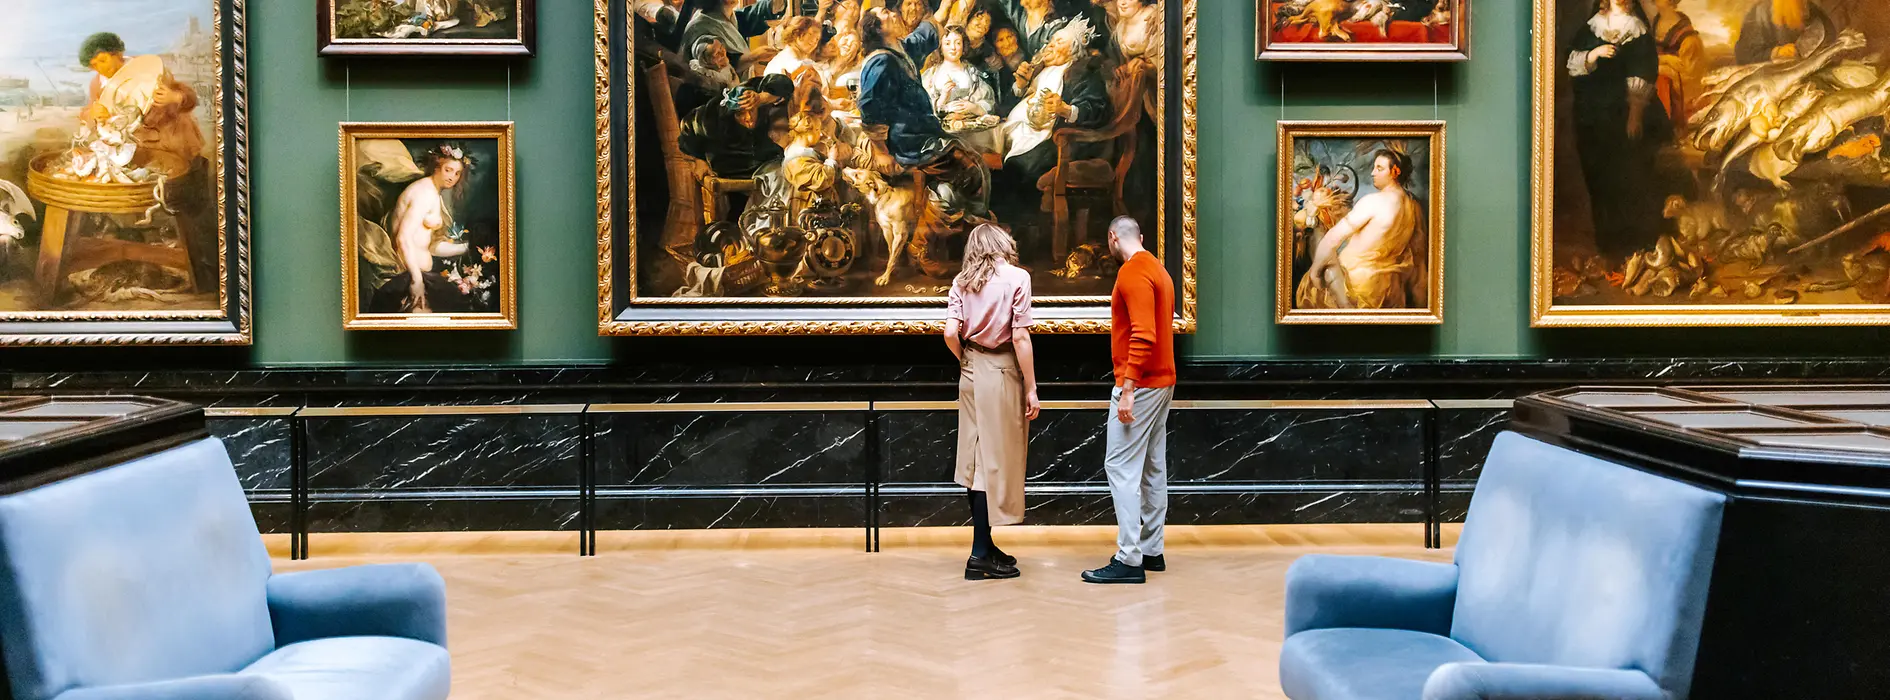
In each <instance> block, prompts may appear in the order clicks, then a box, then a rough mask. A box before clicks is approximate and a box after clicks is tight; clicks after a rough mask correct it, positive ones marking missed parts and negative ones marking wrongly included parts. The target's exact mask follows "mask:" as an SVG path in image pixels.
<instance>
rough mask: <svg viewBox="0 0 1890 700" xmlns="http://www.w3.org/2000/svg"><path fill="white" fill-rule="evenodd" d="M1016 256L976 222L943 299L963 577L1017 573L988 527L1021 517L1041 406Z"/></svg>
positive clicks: (1023, 277) (1024, 275) (998, 233)
mask: <svg viewBox="0 0 1890 700" xmlns="http://www.w3.org/2000/svg"><path fill="white" fill-rule="evenodd" d="M1016 263H1017V243H1016V242H1015V241H1013V240H1011V234H1010V232H1008V231H1005V230H1004V229H1002V228H999V227H998V226H996V225H993V224H979V225H978V226H977V227H976V228H973V229H972V230H971V234H970V235H969V236H968V237H967V239H966V241H965V255H964V268H963V269H961V270H960V271H959V272H958V277H957V278H956V279H954V280H952V291H951V295H950V296H949V297H948V299H949V301H948V302H947V306H946V309H947V313H946V320H945V347H947V348H950V349H951V351H952V355H954V356H957V358H958V475H957V481H958V483H959V485H962V486H964V487H965V488H967V489H969V490H970V491H969V492H968V493H967V494H966V495H967V496H969V497H970V499H971V527H972V540H971V558H970V559H967V560H966V561H965V579H966V580H971V581H978V580H983V579H993V578H1016V577H1017V576H1018V571H1017V558H1016V557H1012V556H1010V555H1008V554H1005V553H1004V550H1001V549H998V547H997V545H996V544H994V543H993V542H992V541H991V527H992V526H993V525H1015V524H1017V523H1020V522H1023V520H1024V455H1025V450H1026V448H1027V446H1028V445H1027V443H1028V441H1029V426H1030V421H1032V420H1036V418H1037V414H1038V411H1039V404H1038V402H1037V372H1036V366H1035V364H1036V363H1035V357H1034V354H1033V351H1032V348H1031V344H1030V325H1031V323H1032V321H1031V317H1030V273H1029V272H1025V271H1024V270H1023V268H1020V267H1018V266H1017V264H1016Z"/></svg>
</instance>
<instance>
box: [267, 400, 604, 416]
mask: <svg viewBox="0 0 1890 700" xmlns="http://www.w3.org/2000/svg"><path fill="white" fill-rule="evenodd" d="M584 407H585V405H584V404H581V403H540V404H496V405H484V406H332V407H311V408H304V409H302V410H300V411H298V412H296V415H297V416H300V417H302V418H360V417H367V416H502V415H512V416H519V415H576V414H579V413H583V412H584Z"/></svg>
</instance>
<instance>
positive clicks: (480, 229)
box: [341, 122, 518, 330]
mask: <svg viewBox="0 0 1890 700" xmlns="http://www.w3.org/2000/svg"><path fill="white" fill-rule="evenodd" d="M512 163H513V151H512V123H511V122H479V123H375V124H364V123H344V124H342V125H341V277H342V283H341V285H342V286H341V299H342V307H343V308H342V324H341V325H342V328H344V329H347V330H390V329H391V330H511V329H515V328H517V327H518V283H517V276H516V275H517V273H516V270H517V268H518V265H517V257H518V254H517V251H518V246H517V240H516V234H515V232H514V230H513V227H514V222H515V221H516V217H517V212H516V210H515V203H514V200H513V193H514V190H515V183H514V181H513V164H512Z"/></svg>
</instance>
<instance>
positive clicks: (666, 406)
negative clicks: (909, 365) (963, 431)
mask: <svg viewBox="0 0 1890 700" xmlns="http://www.w3.org/2000/svg"><path fill="white" fill-rule="evenodd" d="M871 410H873V402H871V401H729V402H721V403H681V402H679V403H597V404H591V405H590V407H589V408H588V409H587V412H589V413H759V412H775V413H787V412H800V413H807V412H815V411H871Z"/></svg>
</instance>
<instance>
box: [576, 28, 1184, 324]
mask: <svg viewBox="0 0 1890 700" xmlns="http://www.w3.org/2000/svg"><path fill="white" fill-rule="evenodd" d="M1195 2H1196V0H930V1H928V0H903V1H900V0H895V1H893V2H872V3H867V4H865V5H864V6H863V5H862V3H861V2H859V0H805V1H803V0H760V1H759V2H737V1H734V0H693V1H691V2H684V3H675V2H662V1H660V0H648V1H632V2H618V3H603V2H600V3H599V4H598V6H597V7H598V11H599V12H600V13H602V14H601V15H600V17H603V18H605V19H607V22H605V23H602V24H600V25H599V26H600V27H603V28H605V29H606V30H607V31H606V32H605V33H604V34H602V35H600V37H599V38H600V41H602V42H604V44H605V45H606V46H607V47H608V58H609V59H610V62H609V63H608V64H607V65H604V66H603V68H602V70H601V71H600V73H599V96H600V102H599V106H600V111H599V115H600V118H599V122H598V126H599V130H600V131H599V138H600V141H601V143H602V144H604V145H602V146H600V151H599V168H600V173H606V174H608V175H609V177H607V178H605V179H604V181H603V182H602V183H601V187H600V190H599V212H600V216H599V225H600V229H599V248H600V250H599V254H600V277H599V285H600V301H599V305H600V308H599V323H600V329H601V330H602V332H604V333H605V334H717V335H721V334H749V333H755V334H770V333H911V332H920V331H924V330H930V329H937V328H942V327H943V323H944V313H945V304H944V302H945V292H946V291H947V290H948V289H949V287H950V285H951V283H952V278H953V277H954V276H955V275H956V274H957V272H958V268H959V264H960V258H961V256H962V254H963V248H964V241H965V236H966V234H967V233H968V232H969V231H970V230H971V228H973V227H975V226H977V225H979V224H981V223H995V224H998V225H1000V226H1002V227H1005V228H1006V229H1008V230H1009V231H1010V232H1011V233H1012V235H1013V236H1014V237H1015V238H1016V240H1017V241H1018V257H1019V260H1018V264H1019V265H1020V266H1021V267H1023V268H1024V269H1026V270H1029V271H1030V273H1031V283H1032V287H1033V292H1034V294H1035V297H1036V299H1037V302H1038V310H1039V314H1038V317H1039V319H1040V322H1039V324H1038V328H1037V329H1038V330H1039V331H1041V332H1096V331H1101V330H1105V329H1106V327H1107V318H1108V316H1107V313H1106V310H1107V304H1108V295H1109V291H1110V287H1111V285H1112V284H1113V280H1114V271H1115V268H1114V263H1113V261H1112V260H1111V258H1110V256H1109V253H1108V249H1107V243H1106V241H1107V232H1106V229H1107V227H1108V224H1109V222H1110V221H1111V220H1112V219H1114V218H1115V217H1117V216H1131V217H1134V218H1136V219H1138V220H1139V221H1141V222H1143V225H1144V226H1145V227H1146V228H1145V230H1152V231H1155V232H1157V233H1156V238H1157V245H1156V246H1154V247H1153V248H1152V250H1154V251H1155V252H1157V254H1158V255H1159V256H1160V257H1161V258H1162V259H1163V260H1165V261H1166V262H1167V263H1168V264H1169V265H1170V266H1171V270H1172V274H1173V275H1174V276H1175V278H1176V280H1177V291H1178V292H1181V294H1182V298H1181V300H1180V301H1181V303H1179V304H1178V309H1179V311H1178V313H1177V318H1176V323H1177V326H1178V327H1180V328H1183V329H1187V328H1189V327H1190V326H1191V324H1192V318H1193V312H1194V305H1193V286H1194V285H1193V276H1192V270H1193V267H1192V266H1191V265H1188V264H1186V260H1187V258H1188V257H1189V256H1191V255H1192V254H1193V221H1194V217H1193V212H1192V211H1191V210H1189V209H1188V207H1190V206H1191V203H1192V202H1193V199H1192V197H1184V196H1182V195H1183V193H1184V192H1186V191H1191V190H1192V189H1193V187H1194V181H1193V170H1192V161H1191V160H1190V159H1188V158H1184V157H1182V154H1183V149H1184V143H1186V142H1187V140H1188V139H1191V138H1192V135H1193V133H1194V129H1193V126H1192V125H1193V109H1194V105H1193V100H1192V97H1191V96H1192V94H1193V86H1192V85H1191V84H1185V83H1184V82H1183V81H1182V80H1181V79H1180V78H1179V76H1182V75H1184V72H1183V71H1181V70H1180V69H1179V66H1180V64H1181V63H1182V62H1183V61H1184V60H1192V58H1191V54H1187V53H1186V52H1185V51H1184V49H1185V48H1186V47H1188V46H1191V45H1192V42H1193V32H1192V27H1193V18H1194V4H1195ZM613 28H614V29H615V30H616V31H608V30H610V29H613ZM619 37H621V38H622V39H623V41H618V38H619ZM1184 96H1188V97H1187V98H1186V99H1184ZM1188 148H1189V150H1191V146H1189V147H1188Z"/></svg>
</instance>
